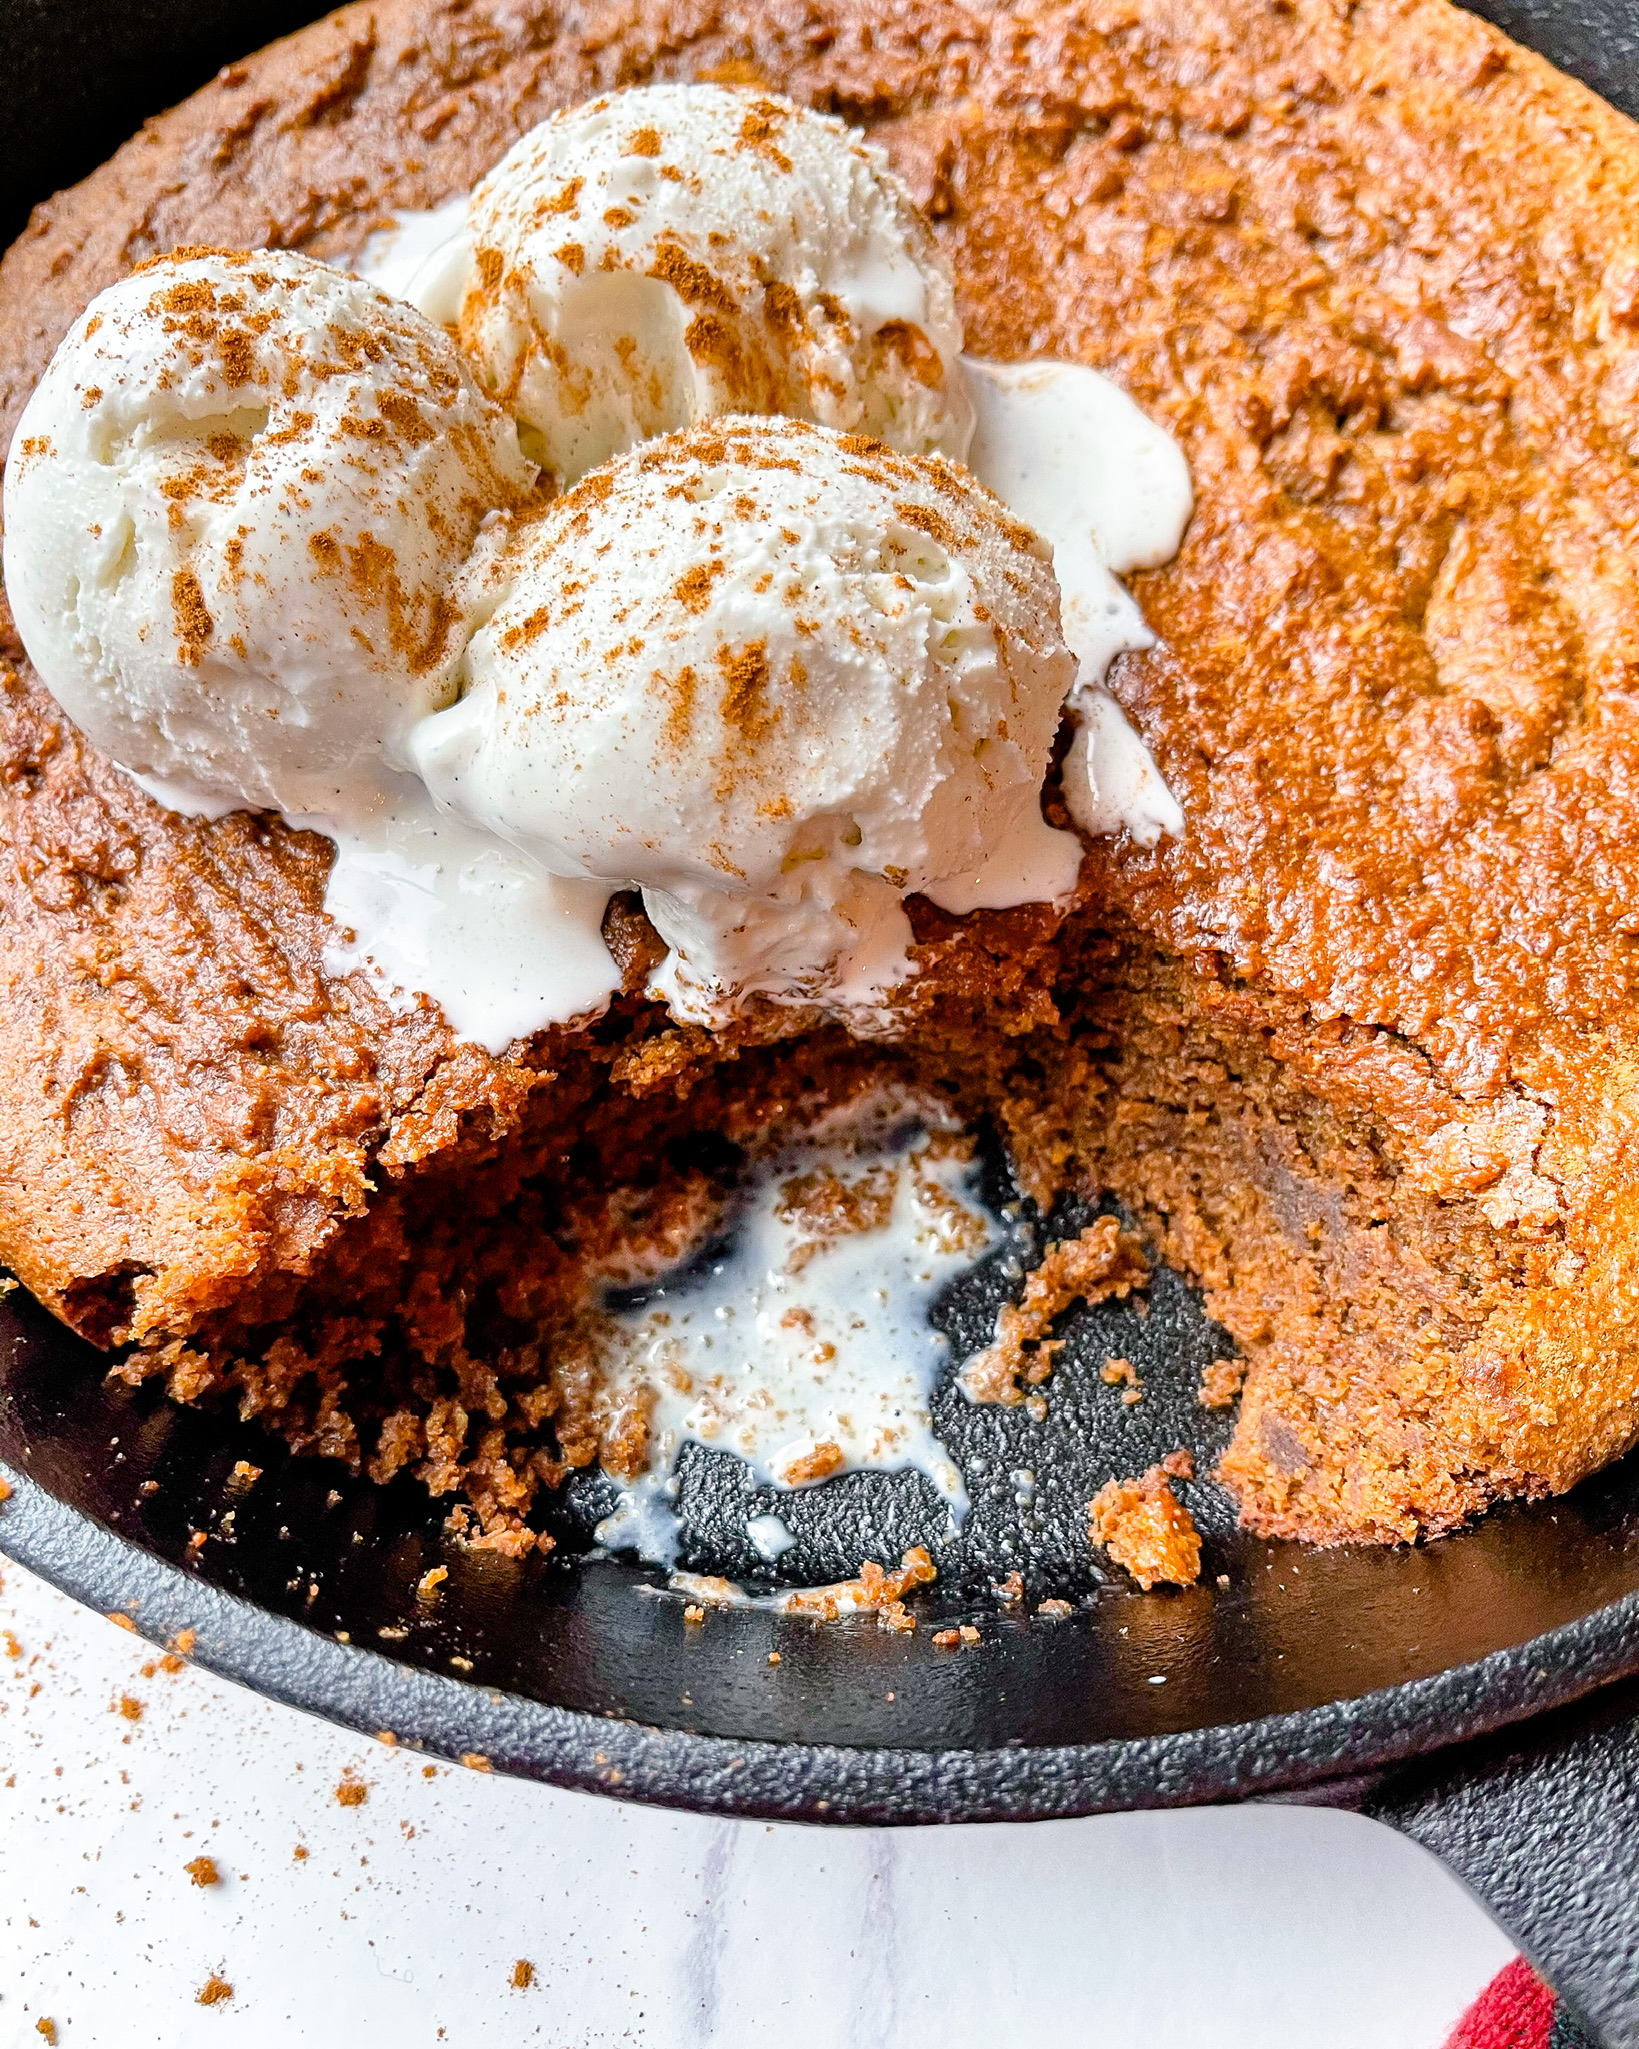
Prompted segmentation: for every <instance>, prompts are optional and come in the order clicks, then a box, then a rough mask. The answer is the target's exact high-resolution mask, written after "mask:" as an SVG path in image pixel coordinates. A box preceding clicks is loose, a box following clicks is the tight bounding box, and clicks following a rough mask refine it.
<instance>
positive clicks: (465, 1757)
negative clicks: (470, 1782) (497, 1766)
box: [461, 1750, 492, 1772]
mask: <svg viewBox="0 0 1639 2049" xmlns="http://www.w3.org/2000/svg"><path fill="white" fill-rule="evenodd" d="M461 1762H462V1763H463V1764H464V1765H465V1766H466V1768H467V1770H468V1771H469V1772H487V1771H489V1770H491V1769H492V1767H491V1765H490V1761H489V1759H488V1758H487V1757H486V1756H485V1755H484V1753H483V1752H482V1751H481V1750H463V1751H462V1753H461Z"/></svg>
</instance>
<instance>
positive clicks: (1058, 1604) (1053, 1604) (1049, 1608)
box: [1036, 1600, 1076, 1618]
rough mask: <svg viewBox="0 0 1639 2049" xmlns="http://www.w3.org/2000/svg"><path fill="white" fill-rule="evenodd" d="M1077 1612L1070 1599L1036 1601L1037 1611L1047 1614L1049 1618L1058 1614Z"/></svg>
mask: <svg viewBox="0 0 1639 2049" xmlns="http://www.w3.org/2000/svg"><path fill="white" fill-rule="evenodd" d="M1075 1612H1076V1611H1075V1609H1074V1608H1073V1607H1071V1605H1070V1603H1069V1602H1068V1601H1060V1600H1051V1601H1038V1602H1037V1603H1036V1613H1037V1614H1038V1615H1046V1616H1048V1617H1049V1618H1051V1617H1053V1616H1057V1615H1073V1614H1074V1613H1075Z"/></svg>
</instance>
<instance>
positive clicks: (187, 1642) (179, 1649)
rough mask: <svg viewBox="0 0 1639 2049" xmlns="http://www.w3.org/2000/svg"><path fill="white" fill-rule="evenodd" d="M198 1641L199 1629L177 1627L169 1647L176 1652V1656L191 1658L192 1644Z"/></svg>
mask: <svg viewBox="0 0 1639 2049" xmlns="http://www.w3.org/2000/svg"><path fill="white" fill-rule="evenodd" d="M198 1641H199V1631H198V1630H197V1629H179V1630H178V1631H177V1633H176V1635H175V1636H173V1637H172V1638H171V1649H172V1650H173V1651H175V1652H176V1654H177V1656H178V1657H181V1658H191V1657H192V1656H193V1651H194V1645H195V1644H196V1643H198Z"/></svg>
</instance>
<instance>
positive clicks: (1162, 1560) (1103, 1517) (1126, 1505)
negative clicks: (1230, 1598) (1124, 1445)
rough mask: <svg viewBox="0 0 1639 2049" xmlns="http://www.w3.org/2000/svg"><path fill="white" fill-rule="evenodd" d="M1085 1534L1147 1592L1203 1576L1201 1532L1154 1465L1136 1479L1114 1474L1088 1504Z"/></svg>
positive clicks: (1165, 1476)
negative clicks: (1125, 1478) (1156, 1587)
mask: <svg viewBox="0 0 1639 2049" xmlns="http://www.w3.org/2000/svg"><path fill="white" fill-rule="evenodd" d="M1087 1514H1088V1517H1089V1519H1090V1520H1089V1523H1088V1529H1087V1534H1088V1536H1089V1537H1091V1539H1092V1541H1093V1542H1094V1543H1095V1544H1097V1545H1099V1546H1101V1547H1102V1549H1104V1550H1105V1551H1107V1552H1108V1553H1109V1554H1110V1556H1111V1558H1113V1559H1114V1560H1115V1562H1116V1564H1117V1565H1120V1566H1124V1567H1125V1568H1126V1570H1127V1571H1128V1572H1130V1573H1131V1574H1132V1576H1133V1578H1134V1579H1135V1580H1137V1582H1138V1584H1139V1585H1140V1586H1141V1587H1142V1588H1143V1589H1144V1591H1145V1592H1146V1593H1148V1592H1149V1590H1150V1588H1151V1587H1155V1586H1161V1585H1167V1586H1178V1587H1187V1586H1193V1585H1194V1583H1195V1582H1196V1580H1198V1579H1199V1578H1200V1576H1201V1538H1200V1533H1199V1532H1198V1531H1197V1529H1196V1527H1195V1524H1194V1521H1193V1520H1192V1518H1191V1516H1190V1512H1189V1510H1188V1509H1187V1508H1186V1507H1185V1506H1184V1504H1183V1503H1182V1502H1181V1501H1180V1500H1179V1499H1178V1497H1177V1495H1176V1494H1175V1493H1174V1492H1173V1491H1172V1486H1171V1483H1170V1482H1169V1480H1168V1478H1167V1475H1166V1474H1165V1473H1164V1472H1163V1471H1162V1470H1161V1468H1160V1467H1159V1466H1151V1467H1150V1469H1149V1470H1148V1472H1146V1473H1145V1474H1143V1476H1142V1477H1141V1478H1139V1479H1137V1480H1111V1481H1109V1482H1107V1484H1106V1485H1104V1486H1103V1487H1101V1488H1100V1489H1099V1490H1098V1493H1097V1494H1096V1495H1095V1496H1094V1497H1093V1499H1092V1500H1091V1501H1089V1502H1088V1504H1087Z"/></svg>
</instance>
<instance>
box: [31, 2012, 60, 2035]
mask: <svg viewBox="0 0 1639 2049" xmlns="http://www.w3.org/2000/svg"><path fill="white" fill-rule="evenodd" d="M34 2032H35V2034H37V2035H44V2036H45V2038H46V2040H47V2041H48V2042H55V2041H56V2039H57V2023H56V2022H55V2021H54V2020H52V2019H51V2017H50V2016H49V2015H48V2014H41V2016H40V2018H39V2019H38V2020H37V2021H36V2022H35V2023H34Z"/></svg>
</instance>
